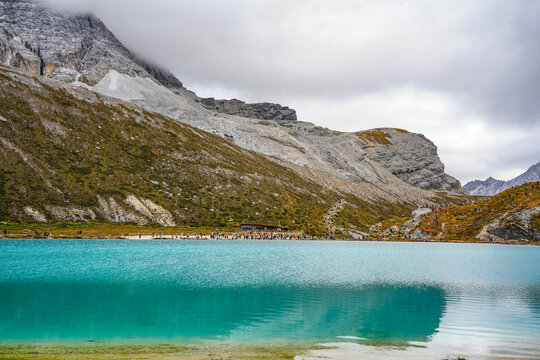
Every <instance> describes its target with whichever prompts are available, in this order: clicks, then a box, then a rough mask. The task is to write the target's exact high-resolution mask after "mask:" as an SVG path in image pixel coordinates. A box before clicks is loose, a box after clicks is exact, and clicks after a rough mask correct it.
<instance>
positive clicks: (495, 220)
mask: <svg viewBox="0 0 540 360" xmlns="http://www.w3.org/2000/svg"><path fill="white" fill-rule="evenodd" d="M539 207H540V182H533V183H528V184H524V185H521V186H518V187H514V188H511V189H508V190H506V191H504V192H502V193H500V194H498V195H495V196H493V197H488V198H486V197H476V198H475V200H473V201H468V202H466V203H464V204H461V205H449V206H443V207H438V208H435V209H434V210H433V211H432V212H431V213H429V214H426V215H424V216H422V218H421V220H420V221H419V222H418V224H417V225H416V226H415V227H414V228H409V231H408V232H407V231H404V229H402V228H399V226H400V225H402V224H405V225H406V223H405V221H407V220H410V219H411V218H410V217H409V218H399V219H389V220H385V221H383V222H381V224H380V229H381V233H383V234H390V233H391V234H393V235H394V236H395V238H398V239H399V238H403V236H406V235H407V233H413V232H415V231H417V230H421V231H422V232H423V233H425V234H427V236H430V237H431V238H433V239H442V240H445V241H479V240H486V239H481V238H482V237H481V236H479V235H480V234H481V232H482V230H485V228H486V226H490V225H491V226H494V227H495V229H494V231H495V232H496V233H500V234H502V235H501V236H499V238H500V240H501V241H504V240H513V239H512V237H517V238H519V239H523V238H527V237H529V238H530V237H531V235H530V234H531V233H534V232H535V231H536V232H537V233H540V210H538V208H539ZM535 209H537V210H535ZM527 210H534V211H535V212H537V214H536V215H533V217H532V218H531V219H530V224H525V223H526V222H527V221H525V220H524V216H522V215H520V214H523V212H526V211H527ZM533 213H534V212H533ZM395 225H397V226H398V229H399V230H398V232H397V234H396V232H395V231H393V232H389V231H387V230H389V229H390V228H391V227H393V226H395ZM529 225H530V226H529ZM527 234H529V235H527ZM489 238H490V240H489V241H493V239H494V238H495V237H492V236H491V237H489ZM515 240H518V239H515ZM529 240H530V239H529Z"/></svg>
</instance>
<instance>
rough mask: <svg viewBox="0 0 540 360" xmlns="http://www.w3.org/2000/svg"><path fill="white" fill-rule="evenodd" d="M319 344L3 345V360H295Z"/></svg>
mask: <svg viewBox="0 0 540 360" xmlns="http://www.w3.org/2000/svg"><path fill="white" fill-rule="evenodd" d="M316 348H321V347H320V346H316V345H312V344H311V345H307V344H306V345H303V344H295V345H290V344H289V345H278V344H271V345H225V344H224V345H208V346H205V345H201V346H196V347H195V346H180V345H168V344H159V345H116V346H114V345H81V346H73V345H52V346H47V345H0V359H10V360H26V359H39V360H53V359H87V360H93V359H114V360H120V359H122V360H123V359H189V360H202V359H212V360H218V359H242V360H248V359H276V360H282V359H283V360H285V359H294V357H295V356H296V355H299V354H304V353H306V352H307V351H309V350H312V349H316Z"/></svg>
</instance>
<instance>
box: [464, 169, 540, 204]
mask: <svg viewBox="0 0 540 360" xmlns="http://www.w3.org/2000/svg"><path fill="white" fill-rule="evenodd" d="M534 181H540V163H537V164H535V165H533V166H531V167H530V168H529V169H528V170H527V171H525V172H524V173H523V174H521V175H519V176H517V177H515V178H513V179H512V180H508V181H503V180H496V179H494V178H492V177H489V178H487V179H486V180H484V181H482V180H474V181H470V182H468V183H467V184H465V186H463V188H464V189H465V190H467V191H468V192H469V193H470V194H471V195H483V196H489V195H495V194H498V193H501V192H503V191H504V190H507V189H510V188H512V187H514V186H519V185H523V184H526V183H529V182H534Z"/></svg>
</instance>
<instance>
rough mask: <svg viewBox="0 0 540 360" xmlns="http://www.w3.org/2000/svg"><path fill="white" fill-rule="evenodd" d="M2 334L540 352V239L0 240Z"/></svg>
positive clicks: (5, 338) (25, 338)
mask: <svg viewBox="0 0 540 360" xmlns="http://www.w3.org/2000/svg"><path fill="white" fill-rule="evenodd" d="M0 339H1V340H0V341H1V342H4V343H26V342H46V343H48V342H51V343H58V342H60V343H63V342H86V341H92V342H94V341H96V342H112V343H124V342H128V343H129V342H133V343H147V342H159V343H164V342H165V343H184V342H187V343H198V342H221V343H223V342H227V343H232V344H234V343H290V342H302V343H316V342H336V341H356V342H359V343H367V344H384V343H410V344H415V345H421V346H425V347H433V348H436V347H440V348H445V349H450V350H451V351H452V352H460V353H463V354H469V355H471V356H498V355H501V356H503V355H504V356H513V357H522V358H540V247H533V246H502V245H480V244H444V243H389V242H337V241H328V242H301V241H181V240H175V241H155V240H154V241H140V240H134V241H127V240H126V241H124V240H0Z"/></svg>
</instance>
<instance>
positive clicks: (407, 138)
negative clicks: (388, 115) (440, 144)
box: [357, 129, 462, 192]
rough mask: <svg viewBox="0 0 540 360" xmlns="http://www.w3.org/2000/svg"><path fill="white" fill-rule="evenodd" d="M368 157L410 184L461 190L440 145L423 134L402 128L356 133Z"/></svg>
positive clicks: (437, 188)
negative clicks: (439, 152) (448, 171)
mask: <svg viewBox="0 0 540 360" xmlns="http://www.w3.org/2000/svg"><path fill="white" fill-rule="evenodd" d="M357 135H358V136H359V137H360V138H361V139H362V140H363V141H364V142H365V145H364V150H365V151H366V152H367V154H368V156H369V157H370V158H371V159H373V160H375V161H376V162H378V163H379V164H381V165H382V166H383V167H385V168H386V169H388V170H390V172H391V173H392V174H394V175H396V176H397V177H399V178H400V179H401V180H403V181H405V182H406V183H408V184H411V185H414V186H417V187H419V188H422V189H427V190H444V191H458V192H459V191H462V190H461V184H460V182H459V181H458V180H456V179H455V178H453V177H451V176H449V175H448V174H445V172H444V164H443V163H442V161H441V159H440V158H439V156H438V155H437V147H436V146H435V144H433V142H431V141H430V140H429V139H427V138H426V137H425V136H424V135H420V134H413V133H409V132H408V131H405V130H401V129H374V130H369V131H363V132H359V133H357Z"/></svg>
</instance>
